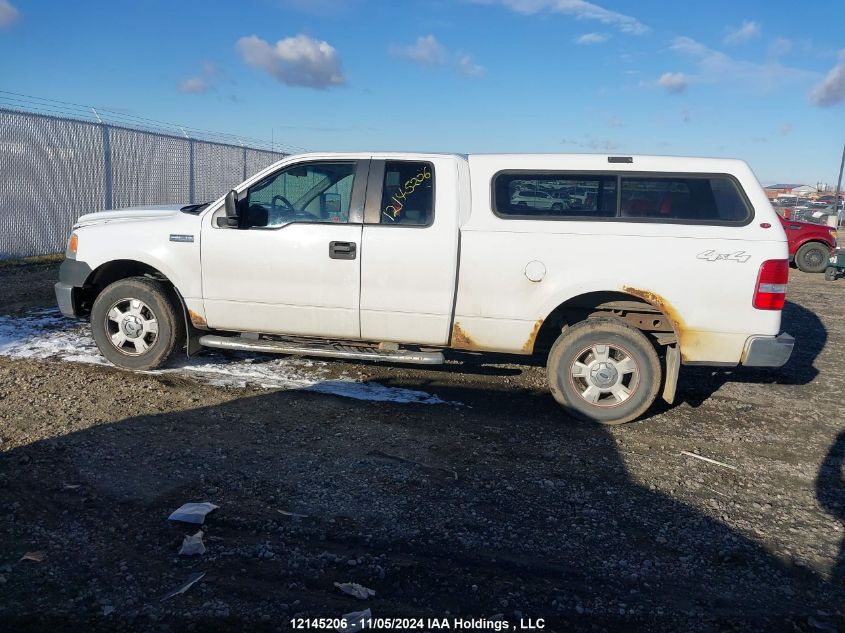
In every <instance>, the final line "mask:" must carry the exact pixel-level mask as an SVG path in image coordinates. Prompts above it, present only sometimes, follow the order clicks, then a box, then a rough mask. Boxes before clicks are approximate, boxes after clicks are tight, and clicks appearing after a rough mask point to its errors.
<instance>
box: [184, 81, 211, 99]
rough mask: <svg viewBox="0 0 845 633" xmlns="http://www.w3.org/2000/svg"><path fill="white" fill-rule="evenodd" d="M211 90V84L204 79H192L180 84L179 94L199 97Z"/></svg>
mask: <svg viewBox="0 0 845 633" xmlns="http://www.w3.org/2000/svg"><path fill="white" fill-rule="evenodd" d="M209 90H211V84H210V83H209V82H208V81H207V80H206V79H205V78H203V77H191V78H190V79H183V80H182V81H180V82H179V92H184V93H185V94H189V95H198V94H202V93H203V92H208V91H209Z"/></svg>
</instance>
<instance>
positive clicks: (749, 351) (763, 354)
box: [741, 333, 795, 367]
mask: <svg viewBox="0 0 845 633" xmlns="http://www.w3.org/2000/svg"><path fill="white" fill-rule="evenodd" d="M793 347H795V339H794V338H792V337H791V336H790V335H789V334H786V333H783V334H778V335H777V336H752V337H751V338H749V339H748V342H746V344H745V350H744V351H743V352H742V361H741V362H742V364H743V365H746V366H747V367H781V366H783V365H785V364H786V361H788V360H789V357H790V356H791V355H792V348H793Z"/></svg>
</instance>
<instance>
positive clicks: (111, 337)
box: [91, 277, 185, 369]
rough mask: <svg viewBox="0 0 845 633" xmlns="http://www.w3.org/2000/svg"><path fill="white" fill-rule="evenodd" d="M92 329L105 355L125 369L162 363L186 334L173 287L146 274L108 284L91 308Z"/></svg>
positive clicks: (98, 345)
mask: <svg viewBox="0 0 845 633" xmlns="http://www.w3.org/2000/svg"><path fill="white" fill-rule="evenodd" d="M91 330H92V333H93V335H94V341H95V342H96V343H97V347H98V348H99V349H100V352H101V353H102V354H103V356H105V357H106V358H107V359H108V360H109V361H111V362H112V363H114V364H115V365H117V366H118V367H124V368H126V369H155V368H156V367H160V366H161V365H163V364H164V363H166V362H167V360H168V359H169V358H170V357H171V356H172V355H173V353H174V352H175V351H176V349H177V347H178V345H179V342H180V341H182V340H184V338H185V324H184V320H183V318H182V315H181V314H180V311H179V310H178V309H177V305H176V299H175V297H173V291H172V290H171V289H170V288H168V287H167V286H166V285H165V284H164V283H162V282H160V281H156V280H154V279H148V278H146V277H130V278H128V279H121V280H119V281H116V282H114V283H113V284H111V285H110V286H107V287H106V288H105V290H103V291H102V292H101V293H100V294H99V296H98V297H97V299H96V300H95V301H94V305H93V307H92V309H91Z"/></svg>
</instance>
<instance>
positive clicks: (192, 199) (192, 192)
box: [188, 138, 197, 204]
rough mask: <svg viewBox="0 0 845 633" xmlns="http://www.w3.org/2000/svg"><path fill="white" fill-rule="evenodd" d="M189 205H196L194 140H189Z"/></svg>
mask: <svg viewBox="0 0 845 633" xmlns="http://www.w3.org/2000/svg"><path fill="white" fill-rule="evenodd" d="M188 170H189V171H188V204H196V201H197V200H196V198H197V196H196V192H195V190H194V139H192V138H189V139H188Z"/></svg>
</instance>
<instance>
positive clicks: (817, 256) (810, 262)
mask: <svg viewBox="0 0 845 633" xmlns="http://www.w3.org/2000/svg"><path fill="white" fill-rule="evenodd" d="M829 257H830V249H829V248H828V247H827V244H822V243H821V242H807V243H806V244H804V246H802V247H801V248H799V249H798V252H797V253H795V265H796V266H798V270H801V271H803V272H805V273H823V272H824V270H825V268H827V260H828V258H829Z"/></svg>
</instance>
